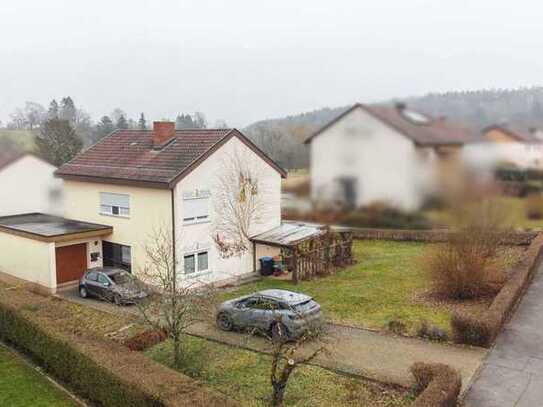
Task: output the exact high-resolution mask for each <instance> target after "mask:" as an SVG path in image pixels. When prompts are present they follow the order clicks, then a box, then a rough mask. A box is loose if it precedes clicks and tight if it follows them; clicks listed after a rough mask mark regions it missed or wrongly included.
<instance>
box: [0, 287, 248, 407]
mask: <svg viewBox="0 0 543 407" xmlns="http://www.w3.org/2000/svg"><path fill="white" fill-rule="evenodd" d="M2 294H3V295H2V296H0V339H2V340H3V341H6V342H8V343H11V344H13V345H14V346H16V347H17V348H18V349H20V350H23V351H24V352H25V353H27V354H28V355H30V356H31V357H32V358H33V360H34V361H35V362H36V363H37V364H39V365H40V366H42V367H43V368H44V369H45V371H47V372H48V373H49V374H51V375H52V376H54V377H55V378H56V379H58V380H60V381H61V382H62V383H65V384H67V385H68V387H69V388H70V389H71V390H73V391H74V392H75V393H76V394H78V395H80V396H81V397H83V398H85V399H89V400H91V401H93V402H94V403H96V404H97V405H102V406H108V407H117V406H119V407H120V406H126V405H130V406H135V407H140V406H141V407H144V406H145V407H147V406H153V407H155V406H165V407H166V406H168V407H178V406H192V407H204V406H205V407H207V406H209V407H215V406H216V407H219V406H220V407H222V406H225V407H237V406H239V404H238V403H237V402H235V401H233V400H231V399H229V398H227V397H226V396H223V395H220V394H218V393H216V392H214V391H212V390H211V389H209V388H206V387H205V386H204V385H203V384H201V383H199V382H197V381H195V380H193V379H191V378H189V377H188V376H185V375H183V374H180V373H178V372H175V371H173V370H171V369H169V368H167V367H164V366H162V365H160V364H159V363H157V362H155V361H152V360H150V359H149V358H147V357H146V356H145V355H143V354H142V353H140V352H131V351H130V350H128V349H127V348H126V347H124V346H122V345H121V344H118V343H115V342H113V341H110V340H106V339H103V338H101V337H98V336H97V337H94V336H92V335H85V336H83V335H77V334H74V333H69V332H67V331H63V330H62V327H60V326H58V325H55V324H54V322H53V323H52V322H51V321H48V320H47V319H46V318H38V317H32V316H29V315H26V314H27V313H26V312H25V313H24V314H23V312H22V309H24V308H23V307H26V308H28V306H29V305H32V303H33V301H32V300H34V304H39V303H40V299H41V302H43V297H40V296H38V295H37V294H33V293H30V292H27V291H24V290H12V291H7V290H3V292H2ZM15 296H20V297H19V298H14V297H15ZM10 299H11V300H13V301H10ZM22 300H23V301H22ZM15 304H18V306H17V305H15Z"/></svg>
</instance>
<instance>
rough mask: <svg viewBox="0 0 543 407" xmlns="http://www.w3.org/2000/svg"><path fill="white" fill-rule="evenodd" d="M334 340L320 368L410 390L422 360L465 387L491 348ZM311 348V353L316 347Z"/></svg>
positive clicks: (251, 345) (340, 333)
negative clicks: (446, 370)
mask: <svg viewBox="0 0 543 407" xmlns="http://www.w3.org/2000/svg"><path fill="white" fill-rule="evenodd" d="M61 296H62V297H64V298H66V299H68V300H70V301H74V302H77V303H79V304H83V305H86V306H91V307H93V308H96V309H98V310H101V311H105V312H113V313H118V312H119V310H123V311H124V312H126V313H129V314H137V312H138V311H137V309H136V308H135V307H120V308H119V307H117V306H115V305H112V304H109V303H105V302H101V301H95V300H89V299H86V300H83V299H81V298H80V297H79V296H78V295H77V291H68V292H64V293H63V294H62V295H61ZM190 334H192V335H195V336H200V337H204V338H207V339H211V340H214V341H217V342H221V343H225V344H228V345H233V346H239V347H242V348H245V349H250V350H255V351H260V352H265V351H268V350H269V345H268V344H267V342H266V340H265V339H263V338H260V337H253V336H249V335H243V334H240V333H237V332H223V331H221V330H219V329H217V328H216V327H215V325H212V324H204V323H201V324H198V325H195V326H193V327H192V328H191V330H190ZM329 342H330V345H329V346H328V348H329V351H330V354H329V355H324V354H323V355H320V356H319V357H317V358H316V359H315V360H314V361H313V363H314V364H315V365H318V366H321V367H324V368H327V369H332V370H337V371H341V372H344V373H348V374H355V375H360V376H364V377H366V378H371V379H374V380H378V381H381V382H386V383H394V384H398V385H401V386H405V387H408V386H411V384H412V377H411V374H410V373H409V368H410V367H411V366H412V365H413V363H415V362H419V361H420V362H436V363H446V364H448V365H451V366H453V367H454V368H456V369H458V370H459V371H460V372H461V374H462V382H463V385H464V388H465V387H466V386H467V384H469V383H470V381H471V380H472V378H473V377H474V375H475V373H476V372H477V369H478V368H479V366H480V365H481V363H482V362H483V360H484V357H485V355H486V350H484V349H482V348H469V347H463V346H455V345H447V344H440V343H434V342H428V341H423V340H420V339H416V338H403V337H395V336H389V335H383V334H380V333H378V332H373V331H368V330H365V329H358V328H349V327H344V326H338V325H330V339H329ZM307 346H308V348H307V351H308V352H309V351H310V350H311V348H310V346H311V345H310V344H308V345H307Z"/></svg>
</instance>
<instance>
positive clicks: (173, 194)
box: [170, 189, 177, 289]
mask: <svg viewBox="0 0 543 407" xmlns="http://www.w3.org/2000/svg"><path fill="white" fill-rule="evenodd" d="M170 191H171V197H172V250H173V253H172V258H173V275H174V282H173V285H174V289H175V285H176V282H177V262H176V253H175V252H176V249H177V246H176V244H175V189H171V190H170Z"/></svg>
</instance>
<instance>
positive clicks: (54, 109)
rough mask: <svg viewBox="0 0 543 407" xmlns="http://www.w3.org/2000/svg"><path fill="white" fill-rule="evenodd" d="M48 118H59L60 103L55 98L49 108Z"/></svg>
mask: <svg viewBox="0 0 543 407" xmlns="http://www.w3.org/2000/svg"><path fill="white" fill-rule="evenodd" d="M47 119H49V120H51V119H58V103H57V101H56V100H55V99H53V100H51V103H49V109H48V110H47Z"/></svg>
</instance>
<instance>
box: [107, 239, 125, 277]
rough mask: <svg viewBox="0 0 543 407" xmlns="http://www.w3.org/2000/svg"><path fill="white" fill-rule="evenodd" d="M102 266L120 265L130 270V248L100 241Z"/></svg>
mask: <svg viewBox="0 0 543 407" xmlns="http://www.w3.org/2000/svg"><path fill="white" fill-rule="evenodd" d="M102 251H103V258H104V267H120V268H122V269H124V270H126V271H128V272H130V273H131V272H132V248H131V247H130V246H124V245H121V244H117V243H111V242H105V241H103V242H102Z"/></svg>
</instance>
